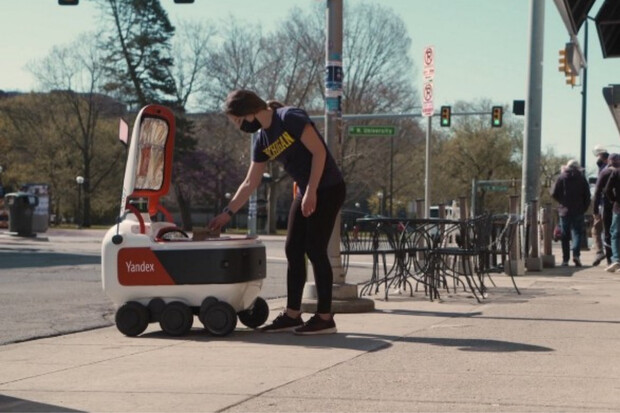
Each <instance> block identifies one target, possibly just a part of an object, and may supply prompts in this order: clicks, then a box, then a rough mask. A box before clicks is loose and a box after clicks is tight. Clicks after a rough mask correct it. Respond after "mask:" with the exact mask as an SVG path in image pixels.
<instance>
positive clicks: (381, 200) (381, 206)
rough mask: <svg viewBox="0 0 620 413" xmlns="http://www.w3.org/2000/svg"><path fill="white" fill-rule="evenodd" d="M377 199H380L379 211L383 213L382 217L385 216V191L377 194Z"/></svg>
mask: <svg viewBox="0 0 620 413" xmlns="http://www.w3.org/2000/svg"><path fill="white" fill-rule="evenodd" d="M377 198H379V209H380V211H381V216H383V191H379V192H377Z"/></svg>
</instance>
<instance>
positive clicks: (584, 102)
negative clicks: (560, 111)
mask: <svg viewBox="0 0 620 413" xmlns="http://www.w3.org/2000/svg"><path fill="white" fill-rule="evenodd" d="M588 19H589V17H588V16H586V20H585V26H586V28H585V33H584V38H583V43H584V45H583V57H584V60H585V64H584V65H583V79H582V80H581V167H582V168H583V170H584V171H585V170H586V112H587V106H588Z"/></svg>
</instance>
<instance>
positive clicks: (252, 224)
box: [248, 132, 259, 236]
mask: <svg viewBox="0 0 620 413" xmlns="http://www.w3.org/2000/svg"><path fill="white" fill-rule="evenodd" d="M258 135H259V133H258V132H257V133H253V134H252V135H251V137H250V153H251V154H252V155H251V158H250V159H254V142H255V141H256V139H258ZM257 200H258V196H257V190H256V189H255V190H254V191H252V194H251V195H250V203H249V205H248V235H250V236H254V235H256V218H257Z"/></svg>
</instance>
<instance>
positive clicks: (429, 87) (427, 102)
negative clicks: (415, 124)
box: [422, 81, 435, 117]
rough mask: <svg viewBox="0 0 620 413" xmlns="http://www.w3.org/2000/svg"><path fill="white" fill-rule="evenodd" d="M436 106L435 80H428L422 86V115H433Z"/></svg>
mask: <svg viewBox="0 0 620 413" xmlns="http://www.w3.org/2000/svg"><path fill="white" fill-rule="evenodd" d="M434 112H435V106H434V105H433V82H432V81H427V82H425V83H424V87H423V88H422V115H424V116H426V117H429V116H433V113H434Z"/></svg>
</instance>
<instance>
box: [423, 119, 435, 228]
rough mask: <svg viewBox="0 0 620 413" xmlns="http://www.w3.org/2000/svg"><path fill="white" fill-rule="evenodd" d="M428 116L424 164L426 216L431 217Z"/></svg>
mask: <svg viewBox="0 0 620 413" xmlns="http://www.w3.org/2000/svg"><path fill="white" fill-rule="evenodd" d="M432 119H433V117H432V116H429V117H428V122H427V124H426V161H425V164H424V175H425V178H424V217H425V218H430V210H431V120H432Z"/></svg>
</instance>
